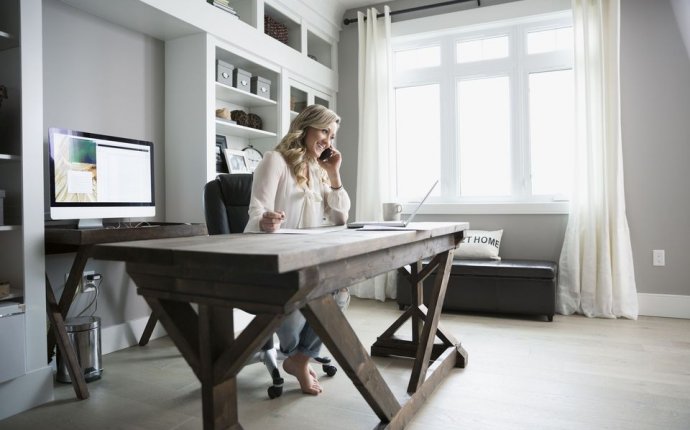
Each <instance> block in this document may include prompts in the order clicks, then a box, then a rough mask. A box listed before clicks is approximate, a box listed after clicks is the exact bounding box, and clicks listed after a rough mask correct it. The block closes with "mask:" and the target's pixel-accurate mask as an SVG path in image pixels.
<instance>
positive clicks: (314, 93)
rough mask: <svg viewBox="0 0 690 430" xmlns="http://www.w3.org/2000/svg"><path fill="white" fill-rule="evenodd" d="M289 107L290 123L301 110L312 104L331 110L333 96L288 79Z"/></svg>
mask: <svg viewBox="0 0 690 430" xmlns="http://www.w3.org/2000/svg"><path fill="white" fill-rule="evenodd" d="M288 82H289V95H288V100H289V107H290V121H292V120H293V119H294V118H295V117H296V116H297V115H298V114H299V113H300V112H302V110H303V109H304V108H305V107H307V106H309V105H312V104H317V105H321V106H325V107H327V108H329V109H333V98H334V96H333V95H331V94H328V93H327V92H326V90H323V91H320V90H317V89H315V88H313V87H312V86H309V85H307V84H304V83H302V82H300V81H298V80H296V79H293V78H291V79H289V80H288Z"/></svg>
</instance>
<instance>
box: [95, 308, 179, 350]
mask: <svg viewBox="0 0 690 430" xmlns="http://www.w3.org/2000/svg"><path fill="white" fill-rule="evenodd" d="M148 320H149V317H144V318H138V319H135V320H131V321H126V322H124V323H122V324H117V325H111V326H109V327H105V328H103V327H101V354H110V353H111V352H115V351H119V350H121V349H125V348H129V347H130V346H134V345H136V344H138V343H139V338H140V337H141V334H142V333H143V332H144V328H145V327H146V323H147V322H148ZM166 334H167V333H166V331H165V329H164V328H163V325H162V324H156V327H155V328H154V329H153V333H151V340H153V339H157V338H159V337H163V336H165V335H166Z"/></svg>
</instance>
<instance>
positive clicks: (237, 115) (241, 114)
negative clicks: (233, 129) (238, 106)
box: [230, 110, 249, 127]
mask: <svg viewBox="0 0 690 430" xmlns="http://www.w3.org/2000/svg"><path fill="white" fill-rule="evenodd" d="M230 118H231V119H232V120H233V121H235V122H237V125H243V126H245V127H247V126H248V124H249V115H247V112H245V111H243V110H234V111H232V112H230Z"/></svg>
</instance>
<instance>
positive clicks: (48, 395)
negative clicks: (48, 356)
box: [0, 338, 55, 420]
mask: <svg viewBox="0 0 690 430" xmlns="http://www.w3.org/2000/svg"><path fill="white" fill-rule="evenodd" d="M44 341H45V338H44ZM53 361H55V360H53ZM43 362H44V363H45V356H44V357H43ZM0 398H2V401H1V402H0V420H4V419H5V418H7V417H11V416H12V415H15V414H18V413H20V412H24V411H26V410H28V409H31V408H34V407H36V406H39V405H42V404H44V403H48V402H51V401H53V400H54V398H55V397H54V396H53V369H52V368H51V367H50V366H43V367H41V368H38V369H34V370H32V371H30V372H28V373H26V374H25V375H22V376H20V377H18V378H14V379H11V380H9V381H5V382H3V383H2V384H0Z"/></svg>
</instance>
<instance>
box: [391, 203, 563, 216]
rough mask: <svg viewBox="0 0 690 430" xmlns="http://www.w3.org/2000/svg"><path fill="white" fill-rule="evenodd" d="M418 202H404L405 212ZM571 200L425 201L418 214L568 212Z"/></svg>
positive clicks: (559, 213) (408, 211)
mask: <svg viewBox="0 0 690 430" xmlns="http://www.w3.org/2000/svg"><path fill="white" fill-rule="evenodd" d="M417 205H418V203H405V204H403V212H402V213H404V214H409V213H411V212H412V211H413V210H414V209H415V208H416V207H417ZM569 207H570V204H569V202H540V203H425V204H424V205H423V206H422V207H421V208H419V212H418V214H425V215H466V214H467V215H501V214H505V215H508V214H521V215H534V214H558V215H564V214H568V210H569Z"/></svg>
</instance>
